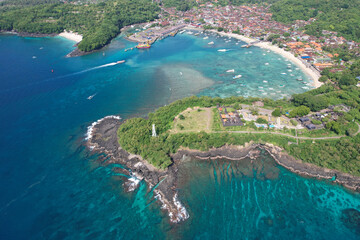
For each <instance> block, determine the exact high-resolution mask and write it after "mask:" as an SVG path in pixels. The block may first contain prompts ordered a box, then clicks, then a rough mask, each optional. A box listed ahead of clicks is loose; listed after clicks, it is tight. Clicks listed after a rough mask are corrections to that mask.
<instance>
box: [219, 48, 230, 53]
mask: <svg viewBox="0 0 360 240" xmlns="http://www.w3.org/2000/svg"><path fill="white" fill-rule="evenodd" d="M227 51H229V50H227V49H219V50H218V52H227Z"/></svg>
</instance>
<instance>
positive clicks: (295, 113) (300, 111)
mask: <svg viewBox="0 0 360 240" xmlns="http://www.w3.org/2000/svg"><path fill="white" fill-rule="evenodd" d="M309 112H310V108H308V107H306V106H300V107H297V108H295V109H294V110H292V111H291V112H290V117H291V118H293V117H302V116H305V115H308V114H309Z"/></svg>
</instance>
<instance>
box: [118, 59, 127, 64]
mask: <svg viewBox="0 0 360 240" xmlns="http://www.w3.org/2000/svg"><path fill="white" fill-rule="evenodd" d="M124 62H125V60H121V61H117V62H116V64H120V63H124Z"/></svg>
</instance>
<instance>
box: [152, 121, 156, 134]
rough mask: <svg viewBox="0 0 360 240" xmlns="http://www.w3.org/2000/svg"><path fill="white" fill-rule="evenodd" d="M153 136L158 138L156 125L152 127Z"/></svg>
mask: <svg viewBox="0 0 360 240" xmlns="http://www.w3.org/2000/svg"><path fill="white" fill-rule="evenodd" d="M152 136H153V137H156V130H155V124H153V125H152Z"/></svg>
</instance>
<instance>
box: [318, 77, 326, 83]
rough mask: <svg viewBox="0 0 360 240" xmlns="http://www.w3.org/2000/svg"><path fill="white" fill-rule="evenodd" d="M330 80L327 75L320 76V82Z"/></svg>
mask: <svg viewBox="0 0 360 240" xmlns="http://www.w3.org/2000/svg"><path fill="white" fill-rule="evenodd" d="M327 80H328V77H327V76H321V77H320V78H319V82H326V81H327Z"/></svg>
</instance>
